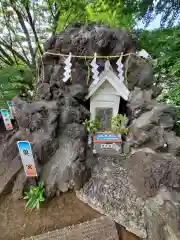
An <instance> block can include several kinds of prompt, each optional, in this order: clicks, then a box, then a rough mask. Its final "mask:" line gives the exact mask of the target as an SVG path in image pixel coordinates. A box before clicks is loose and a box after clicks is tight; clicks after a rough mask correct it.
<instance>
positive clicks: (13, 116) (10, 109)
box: [7, 101, 15, 119]
mask: <svg viewBox="0 0 180 240" xmlns="http://www.w3.org/2000/svg"><path fill="white" fill-rule="evenodd" d="M7 104H8V107H9V111H10V116H11V119H14V118H15V104H14V103H13V102H12V101H8V102H7Z"/></svg>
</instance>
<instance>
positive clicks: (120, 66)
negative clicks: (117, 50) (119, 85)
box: [116, 55, 124, 82]
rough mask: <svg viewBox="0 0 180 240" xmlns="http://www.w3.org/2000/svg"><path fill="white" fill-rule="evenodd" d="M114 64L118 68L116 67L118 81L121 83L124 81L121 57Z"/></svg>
mask: <svg viewBox="0 0 180 240" xmlns="http://www.w3.org/2000/svg"><path fill="white" fill-rule="evenodd" d="M116 64H117V66H118V67H117V70H118V77H119V79H120V80H121V81H122V82H123V81H124V76H123V73H124V70H123V68H124V65H123V64H122V55H121V57H120V58H119V59H118V60H117V62H116Z"/></svg>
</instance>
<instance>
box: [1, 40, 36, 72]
mask: <svg viewBox="0 0 180 240" xmlns="http://www.w3.org/2000/svg"><path fill="white" fill-rule="evenodd" d="M0 44H1V45H2V46H4V47H5V48H6V49H7V50H8V51H10V52H11V53H13V54H15V55H16V56H17V57H18V58H19V59H20V60H22V61H23V62H24V63H25V64H27V65H28V66H29V67H32V64H31V63H30V62H29V61H27V60H26V59H25V58H24V57H23V56H22V55H21V54H20V53H18V52H17V51H16V50H15V49H13V48H12V47H11V46H9V45H8V44H7V43H4V42H3V41H1V40H0Z"/></svg>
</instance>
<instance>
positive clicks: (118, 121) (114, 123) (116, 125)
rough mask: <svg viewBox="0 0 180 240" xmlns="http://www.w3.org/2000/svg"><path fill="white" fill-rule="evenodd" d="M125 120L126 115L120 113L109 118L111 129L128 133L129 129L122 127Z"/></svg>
mask: <svg viewBox="0 0 180 240" xmlns="http://www.w3.org/2000/svg"><path fill="white" fill-rule="evenodd" d="M126 120H127V118H126V116H123V115H122V114H117V115H116V116H114V117H112V119H111V130H112V132H114V133H120V134H125V135H126V134H128V132H129V129H128V128H126V127H124V123H125V121H126Z"/></svg>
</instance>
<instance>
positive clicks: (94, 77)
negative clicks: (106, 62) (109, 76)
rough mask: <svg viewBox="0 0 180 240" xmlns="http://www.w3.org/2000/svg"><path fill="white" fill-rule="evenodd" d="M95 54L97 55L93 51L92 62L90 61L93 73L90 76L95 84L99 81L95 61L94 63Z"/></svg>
mask: <svg viewBox="0 0 180 240" xmlns="http://www.w3.org/2000/svg"><path fill="white" fill-rule="evenodd" d="M96 56H97V54H96V53H95V54H94V58H93V60H92V62H91V66H92V73H93V76H92V78H93V79H94V82H93V83H94V84H95V85H96V84H97V83H98V82H99V72H98V67H99V66H98V65H97V63H96Z"/></svg>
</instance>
